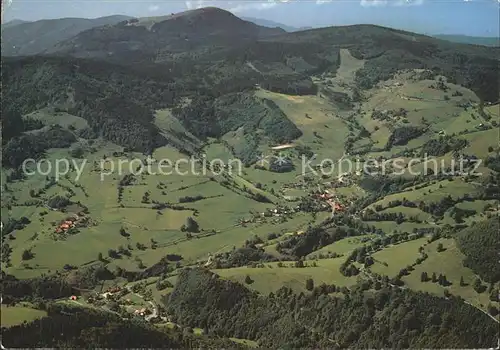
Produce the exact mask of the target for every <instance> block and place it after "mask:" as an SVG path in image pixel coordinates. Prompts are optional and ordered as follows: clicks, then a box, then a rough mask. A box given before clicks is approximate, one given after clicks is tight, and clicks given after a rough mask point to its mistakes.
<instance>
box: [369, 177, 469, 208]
mask: <svg viewBox="0 0 500 350" xmlns="http://www.w3.org/2000/svg"><path fill="white" fill-rule="evenodd" d="M478 191H479V188H478V187H477V186H476V185H474V184H472V183H467V182H465V181H463V180H462V179H460V178H457V179H453V180H452V181H448V180H444V181H439V182H437V183H434V184H431V185H428V186H425V187H423V188H420V189H418V190H416V189H414V188H409V189H407V190H406V191H403V192H399V193H396V194H391V195H388V196H385V197H384V198H383V199H381V200H379V201H377V202H375V203H373V204H372V205H370V206H369V207H370V208H374V207H375V206H377V205H381V206H382V207H386V206H387V205H388V204H389V202H392V201H395V200H403V198H406V199H407V200H409V201H413V202H420V201H423V202H425V203H432V202H436V201H439V200H441V199H442V198H443V197H445V196H448V195H450V196H451V197H452V198H454V199H456V198H458V197H463V196H464V195H466V194H468V195H471V196H473V195H474V194H475V193H478Z"/></svg>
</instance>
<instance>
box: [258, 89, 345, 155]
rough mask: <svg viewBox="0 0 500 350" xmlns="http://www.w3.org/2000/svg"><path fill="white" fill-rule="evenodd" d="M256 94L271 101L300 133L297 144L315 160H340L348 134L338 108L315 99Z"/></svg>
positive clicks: (267, 92)
mask: <svg viewBox="0 0 500 350" xmlns="http://www.w3.org/2000/svg"><path fill="white" fill-rule="evenodd" d="M256 95H257V96H258V97H261V98H267V99H270V100H272V101H274V102H275V103H276V104H277V105H278V106H279V107H280V108H281V110H282V111H283V112H284V113H285V114H286V115H287V117H288V118H289V119H290V120H291V121H292V122H293V123H294V124H295V125H297V127H298V128H299V129H300V130H301V131H302V133H303V135H302V136H301V137H300V138H299V139H298V140H297V143H298V144H302V145H305V146H309V147H310V148H311V150H312V151H313V152H314V153H316V154H317V157H318V159H333V160H336V159H339V158H340V157H341V156H342V155H343V150H344V143H345V140H346V138H347V134H348V133H349V130H348V127H347V124H346V123H345V122H344V121H343V120H342V119H341V118H339V117H338V116H337V114H338V113H339V111H338V109H336V108H335V107H334V106H332V105H331V104H330V103H329V102H328V101H327V100H324V99H322V98H320V97H318V96H290V95H284V94H278V93H274V92H270V91H266V90H258V91H257V92H256Z"/></svg>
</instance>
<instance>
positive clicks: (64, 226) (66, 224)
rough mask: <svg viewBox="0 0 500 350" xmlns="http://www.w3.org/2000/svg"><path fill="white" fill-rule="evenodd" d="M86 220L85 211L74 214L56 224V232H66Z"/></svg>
mask: <svg viewBox="0 0 500 350" xmlns="http://www.w3.org/2000/svg"><path fill="white" fill-rule="evenodd" d="M83 220H85V214H84V213H78V214H73V215H71V216H69V217H67V218H66V219H64V220H63V221H61V222H60V223H59V225H57V226H56V230H55V231H56V233H64V232H67V231H68V230H70V229H72V228H74V227H76V225H77V224H78V223H79V222H81V221H83Z"/></svg>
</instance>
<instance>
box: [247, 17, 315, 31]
mask: <svg viewBox="0 0 500 350" xmlns="http://www.w3.org/2000/svg"><path fill="white" fill-rule="evenodd" d="M240 18H241V19H243V20H245V21H249V22H253V23H255V24H257V25H259V26H263V27H269V28H281V29H283V30H286V31H287V32H298V31H301V30H307V29H312V28H313V27H300V28H298V27H292V26H289V25H286V24H283V23H278V22H274V21H270V20H267V19H262V18H254V17H240Z"/></svg>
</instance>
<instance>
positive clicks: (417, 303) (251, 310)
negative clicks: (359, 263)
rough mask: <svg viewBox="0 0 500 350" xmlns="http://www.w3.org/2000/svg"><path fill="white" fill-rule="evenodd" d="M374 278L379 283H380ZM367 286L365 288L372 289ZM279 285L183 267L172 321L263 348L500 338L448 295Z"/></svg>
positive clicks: (381, 287)
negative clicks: (253, 287) (265, 287)
mask: <svg viewBox="0 0 500 350" xmlns="http://www.w3.org/2000/svg"><path fill="white" fill-rule="evenodd" d="M375 284H377V283H375ZM372 287H373V288H376V289H377V290H374V291H373V292H371V293H367V291H368V290H370V291H371V290H373V289H372ZM328 291H329V288H327V286H326V285H325V286H318V287H316V288H314V290H313V292H312V294H307V295H306V294H303V293H301V294H295V293H293V292H292V291H291V290H290V289H288V288H286V287H282V288H281V289H280V290H278V291H277V292H276V293H271V294H270V295H269V296H260V295H258V294H256V293H254V292H251V291H249V290H248V289H246V288H245V287H244V286H243V285H241V284H238V283H234V282H230V281H228V280H222V279H220V278H219V277H218V276H217V275H215V274H212V273H211V272H209V271H206V270H201V269H185V270H184V271H182V273H181V274H180V275H179V278H178V282H177V285H176V286H175V288H174V290H173V292H172V293H171V294H170V296H169V297H168V298H167V299H166V300H165V305H166V307H167V310H168V312H169V313H170V314H171V315H173V318H174V319H175V322H177V323H180V324H182V325H184V326H187V325H189V326H196V327H200V328H203V329H205V331H206V332H207V333H208V334H213V335H219V336H226V337H239V338H245V339H252V340H256V341H258V342H259V345H260V346H262V347H265V348H276V347H277V346H280V347H284V348H299V347H318V346H319V347H323V348H325V347H328V348H346V347H355V348H366V347H370V348H389V347H390V348H399V349H403V348H442V347H447V348H450V347H451V348H468V347H491V346H493V345H494V344H496V335H497V327H496V324H495V322H493V321H492V320H491V319H490V318H489V317H488V316H487V315H485V314H483V313H482V312H480V311H478V310H476V309H475V308H474V307H471V306H469V305H467V304H465V303H463V302H462V301H461V300H460V299H457V298H454V297H451V298H449V299H443V298H439V297H436V296H431V295H429V294H425V293H417V292H412V291H409V290H402V289H399V288H391V287H390V286H388V285H385V284H384V282H383V281H382V282H379V283H378V284H377V285H376V286H375V285H373V286H372V284H371V282H364V283H363V284H360V285H357V286H355V287H353V288H351V290H347V289H345V288H344V289H343V292H342V293H343V298H339V297H335V296H330V295H328V294H327V293H328Z"/></svg>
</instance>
